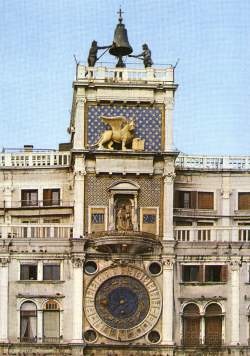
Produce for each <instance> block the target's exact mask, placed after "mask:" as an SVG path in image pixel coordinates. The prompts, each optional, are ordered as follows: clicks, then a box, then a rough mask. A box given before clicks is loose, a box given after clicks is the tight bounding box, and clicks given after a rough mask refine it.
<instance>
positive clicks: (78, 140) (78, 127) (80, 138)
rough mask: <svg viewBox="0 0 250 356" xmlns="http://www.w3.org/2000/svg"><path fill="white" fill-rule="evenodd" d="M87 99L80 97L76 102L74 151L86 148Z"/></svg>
mask: <svg viewBox="0 0 250 356" xmlns="http://www.w3.org/2000/svg"><path fill="white" fill-rule="evenodd" d="M85 104H86V98H85V97H78V98H77V100H76V112H75V127H74V132H75V134H74V145H73V148H74V149H83V148H84V147H85V142H84V141H85V140H84V137H85V132H84V111H85Z"/></svg>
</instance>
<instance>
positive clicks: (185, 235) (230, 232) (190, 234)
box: [174, 226, 250, 242]
mask: <svg viewBox="0 0 250 356" xmlns="http://www.w3.org/2000/svg"><path fill="white" fill-rule="evenodd" d="M174 237H175V240H176V241H180V242H181V241H182V242H202V241H204V242H209V241H218V242H250V226H246V227H243V226H240V227H239V226H233V227H227V226H225V227H224V226H220V227H217V226H206V227H198V226H197V227H191V226H181V227H175V228H174Z"/></svg>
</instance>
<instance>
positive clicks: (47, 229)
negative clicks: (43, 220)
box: [0, 224, 73, 240]
mask: <svg viewBox="0 0 250 356" xmlns="http://www.w3.org/2000/svg"><path fill="white" fill-rule="evenodd" d="M72 236H73V226H72V225H66V224H14V225H0V238H2V239H6V238H9V239H51V240H53V239H58V240H60V239H64V240H68V239H70V238H72Z"/></svg>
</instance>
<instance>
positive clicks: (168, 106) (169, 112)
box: [164, 93, 174, 151]
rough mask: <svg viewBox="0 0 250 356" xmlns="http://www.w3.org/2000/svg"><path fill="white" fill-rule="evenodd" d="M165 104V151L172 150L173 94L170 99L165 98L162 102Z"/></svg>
mask: <svg viewBox="0 0 250 356" xmlns="http://www.w3.org/2000/svg"><path fill="white" fill-rule="evenodd" d="M164 104H165V133H164V134H165V147H164V149H165V151H173V150H174V142H173V112H174V98H173V93H171V97H167V98H165V100H164Z"/></svg>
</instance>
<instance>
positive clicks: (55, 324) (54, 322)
mask: <svg viewBox="0 0 250 356" xmlns="http://www.w3.org/2000/svg"><path fill="white" fill-rule="evenodd" d="M59 315H60V313H59V312H58V311H44V312H43V322H44V326H43V329H44V330H43V333H44V337H45V338H46V337H48V338H50V337H51V338H52V337H55V338H59V336H60V335H59Z"/></svg>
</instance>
